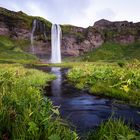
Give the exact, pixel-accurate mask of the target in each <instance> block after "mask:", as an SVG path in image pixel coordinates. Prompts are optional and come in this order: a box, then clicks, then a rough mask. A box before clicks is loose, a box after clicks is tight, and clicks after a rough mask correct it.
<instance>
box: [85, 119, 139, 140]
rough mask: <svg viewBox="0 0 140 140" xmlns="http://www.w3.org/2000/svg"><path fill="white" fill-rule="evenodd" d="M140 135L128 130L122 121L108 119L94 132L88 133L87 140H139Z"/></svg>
mask: <svg viewBox="0 0 140 140" xmlns="http://www.w3.org/2000/svg"><path fill="white" fill-rule="evenodd" d="M139 139H140V133H139V132H137V131H135V130H133V129H130V127H128V126H127V125H125V123H124V122H123V121H122V120H113V119H110V120H108V121H107V122H105V123H102V124H101V126H100V127H99V128H98V129H97V130H96V131H94V132H91V133H89V135H88V138H87V140H139Z"/></svg>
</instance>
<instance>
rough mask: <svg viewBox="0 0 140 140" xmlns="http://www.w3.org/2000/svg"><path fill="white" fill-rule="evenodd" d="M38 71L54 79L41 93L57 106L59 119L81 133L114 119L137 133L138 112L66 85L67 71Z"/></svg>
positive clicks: (139, 121)
mask: <svg viewBox="0 0 140 140" xmlns="http://www.w3.org/2000/svg"><path fill="white" fill-rule="evenodd" d="M39 69H41V70H43V71H47V72H51V73H53V74H55V75H56V76H57V79H56V80H54V81H52V82H51V83H50V85H49V86H47V87H46V88H45V89H44V92H45V94H46V96H48V97H49V98H50V99H51V100H52V102H53V104H54V105H56V106H60V114H61V116H62V118H64V119H66V120H68V121H69V122H71V123H72V124H74V126H75V127H76V129H77V131H78V132H80V133H84V132H88V131H89V130H91V129H94V128H96V127H97V126H99V125H100V124H101V122H102V121H106V120H108V118H110V117H111V116H112V117H113V118H123V119H124V120H125V122H126V123H127V122H131V123H132V124H133V125H134V126H135V128H136V129H138V130H140V108H135V107H130V106H129V105H125V104H118V103H115V102H114V99H108V98H102V97H98V96H93V95H90V94H89V93H88V92H87V91H84V90H78V89H76V88H75V87H73V86H72V85H71V84H69V83H68V81H67V78H66V74H67V72H68V69H64V68H60V67H52V68H46V67H40V68H39Z"/></svg>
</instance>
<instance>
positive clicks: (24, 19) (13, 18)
mask: <svg viewBox="0 0 140 140" xmlns="http://www.w3.org/2000/svg"><path fill="white" fill-rule="evenodd" d="M0 15H1V18H2V17H3V16H4V17H5V19H7V20H6V21H10V22H9V23H7V24H9V26H11V27H12V26H13V25H15V26H17V25H18V24H17V23H20V25H19V26H21V27H22V28H28V29H31V28H32V22H33V20H34V19H38V20H40V21H41V22H43V23H45V25H46V26H47V28H50V27H51V23H50V22H49V21H47V20H46V19H44V18H42V17H34V16H29V15H27V14H25V13H23V12H22V11H19V12H14V11H10V10H7V9H5V8H2V7H0ZM1 18H0V19H1ZM6 21H5V22H6Z"/></svg>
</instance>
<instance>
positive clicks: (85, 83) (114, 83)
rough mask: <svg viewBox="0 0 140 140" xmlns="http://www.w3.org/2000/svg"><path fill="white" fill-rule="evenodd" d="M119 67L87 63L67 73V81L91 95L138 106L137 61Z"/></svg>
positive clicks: (139, 67)
mask: <svg viewBox="0 0 140 140" xmlns="http://www.w3.org/2000/svg"><path fill="white" fill-rule="evenodd" d="M119 65H120V66H121V67H120V66H119ZM119 65H115V64H114V65H110V64H104V65H103V64H102V65H99V64H98V65H95V64H89V63H88V64H83V65H79V66H75V67H74V68H72V69H71V70H70V71H69V73H68V79H69V80H70V81H71V82H72V83H74V84H75V85H76V87H77V88H80V89H83V88H87V89H89V91H90V92H91V93H92V94H95V95H103V96H108V97H115V98H117V99H121V100H123V101H126V102H128V103H130V104H134V105H136V106H140V63H139V61H136V62H134V63H129V64H126V66H123V65H124V64H121V63H119ZM122 66H123V67H122Z"/></svg>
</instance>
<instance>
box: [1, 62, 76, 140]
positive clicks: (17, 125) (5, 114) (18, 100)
mask: <svg viewBox="0 0 140 140" xmlns="http://www.w3.org/2000/svg"><path fill="white" fill-rule="evenodd" d="M54 78H55V77H54V75H50V74H47V73H43V72H41V71H38V70H34V69H26V68H24V67H23V66H21V65H18V64H14V65H13V64H9V65H7V64H1V65H0V139H11V140H15V139H22V140H24V139H26V140H33V139H36V140H40V139H44V140H61V139H63V140H76V139H78V136H77V134H76V133H75V132H73V131H71V130H70V129H69V126H68V125H67V124H66V123H65V122H64V121H62V120H61V118H60V117H59V111H58V108H57V107H54V106H53V105H52V103H51V102H50V101H49V99H48V98H44V97H43V95H42V88H43V86H44V85H46V82H48V81H50V80H53V79H54Z"/></svg>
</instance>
